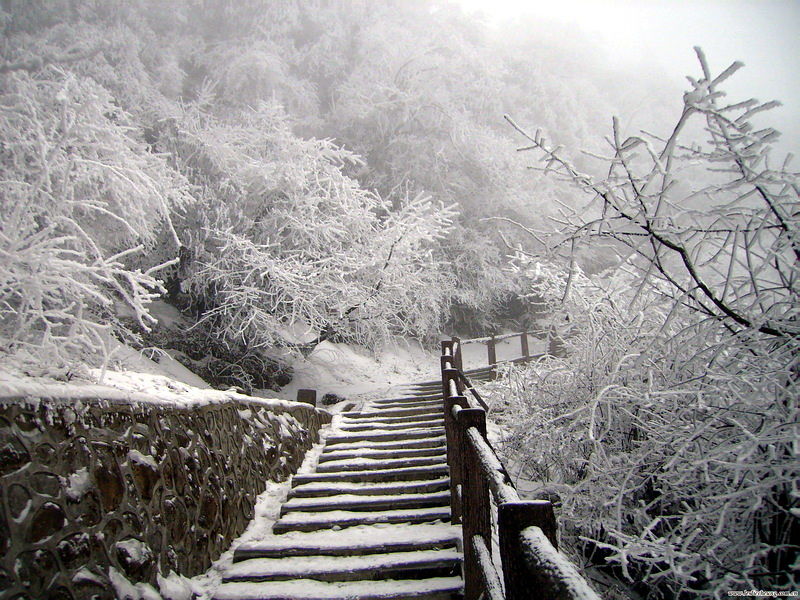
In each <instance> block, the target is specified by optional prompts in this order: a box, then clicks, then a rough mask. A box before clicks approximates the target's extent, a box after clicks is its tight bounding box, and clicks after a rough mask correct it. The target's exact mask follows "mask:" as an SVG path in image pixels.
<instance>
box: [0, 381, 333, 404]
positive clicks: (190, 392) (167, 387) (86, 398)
mask: <svg viewBox="0 0 800 600" xmlns="http://www.w3.org/2000/svg"><path fill="white" fill-rule="evenodd" d="M5 375H6V374H0V403H9V402H14V403H18V402H20V400H22V401H29V402H36V401H38V400H39V399H42V398H46V399H48V400H49V401H52V402H54V403H72V404H74V403H77V402H96V401H101V402H107V403H108V404H152V405H163V406H169V407H186V408H189V407H192V408H197V407H201V406H208V405H212V404H225V403H244V404H255V405H261V406H264V407H265V408H272V409H282V410H283V411H292V410H296V409H297V408H298V407H305V408H308V409H312V410H319V409H313V407H311V406H309V405H307V404H303V403H298V402H292V401H290V400H280V399H277V398H259V397H256V396H247V395H245V394H239V393H237V392H234V391H222V390H212V389H201V388H197V387H194V386H191V385H188V384H185V383H181V382H178V381H175V380H172V379H170V378H168V377H161V376H155V375H150V374H147V373H132V372H122V373H108V374H107V380H108V383H106V384H98V383H91V382H85V381H81V382H69V383H62V382H57V381H52V380H50V381H48V380H44V381H43V380H39V379H35V378H19V377H8V376H5ZM320 412H323V413H324V412H325V411H320Z"/></svg>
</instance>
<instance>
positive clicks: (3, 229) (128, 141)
mask: <svg viewBox="0 0 800 600" xmlns="http://www.w3.org/2000/svg"><path fill="white" fill-rule="evenodd" d="M31 71H32V72H29V70H28V69H9V70H8V71H7V72H6V73H5V74H2V75H0V79H1V80H2V81H1V83H2V85H1V86H0V88H2V90H3V91H2V94H0V253H1V254H2V260H1V261H0V330H1V331H2V336H1V339H2V351H3V352H4V353H16V354H25V353H27V354H30V355H37V356H38V357H39V358H40V359H42V358H44V359H45V360H53V359H55V360H56V362H57V363H63V362H68V363H73V362H76V361H80V359H81V358H84V357H85V356H86V355H87V354H88V355H91V354H93V353H96V352H98V351H103V350H104V349H105V348H106V347H107V345H108V341H109V338H108V336H109V333H110V326H111V317H112V315H114V314H115V313H116V309H115V308H114V303H115V302H121V303H122V304H123V305H126V306H127V310H130V311H132V312H133V314H135V316H136V318H137V319H138V320H139V322H140V324H141V325H142V326H144V327H146V326H147V324H148V320H149V315H148V312H147V308H146V304H147V302H148V301H149V300H151V299H152V298H153V296H154V295H156V294H157V293H159V291H160V290H161V285H160V282H159V281H158V279H157V278H156V271H157V270H158V268H159V266H160V265H159V264H156V263H153V262H152V261H150V260H148V259H147V258H146V257H145V258H142V257H141V256H139V257H136V256H135V255H137V254H139V255H142V254H143V253H144V252H146V251H147V250H148V249H152V248H153V247H154V246H155V244H156V242H157V240H159V237H161V238H166V240H167V241H166V244H171V245H172V247H173V255H175V254H177V249H178V246H179V242H178V239H177V237H176V235H175V232H174V230H173V229H172V225H171V214H172V213H173V211H175V210H176V209H181V208H182V207H184V206H185V205H186V204H187V203H188V202H189V201H190V200H191V198H190V196H189V195H188V193H187V186H186V181H185V180H184V179H183V178H182V177H181V176H180V175H178V174H177V173H175V172H174V171H173V170H172V169H170V168H169V167H168V166H167V164H166V162H165V161H164V160H163V158H162V157H159V156H156V155H153V154H151V153H149V152H148V151H147V150H146V145H145V144H144V143H143V142H142V141H141V140H139V139H137V137H136V133H135V127H133V126H132V122H131V118H130V115H128V114H127V113H126V112H125V111H123V110H121V109H120V108H118V107H117V106H115V105H114V102H113V99H112V97H111V96H110V95H109V94H108V92H107V91H106V90H105V89H103V88H102V87H101V86H99V85H98V84H97V83H95V82H94V81H92V80H91V79H88V78H81V77H78V76H75V75H74V74H72V73H70V72H69V71H65V70H63V69H62V68H60V67H59V66H57V65H49V66H45V67H43V68H42V69H39V70H35V69H31ZM159 243H163V242H161V241H160V242H159Z"/></svg>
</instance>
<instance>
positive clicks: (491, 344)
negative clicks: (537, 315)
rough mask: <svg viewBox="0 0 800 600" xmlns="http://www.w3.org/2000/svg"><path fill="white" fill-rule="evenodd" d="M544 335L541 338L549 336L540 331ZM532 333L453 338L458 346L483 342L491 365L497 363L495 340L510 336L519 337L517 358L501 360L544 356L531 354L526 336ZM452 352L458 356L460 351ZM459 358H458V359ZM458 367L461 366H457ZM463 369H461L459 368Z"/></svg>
mask: <svg viewBox="0 0 800 600" xmlns="http://www.w3.org/2000/svg"><path fill="white" fill-rule="evenodd" d="M541 333H543V334H544V336H543V337H542V338H541V339H549V336H548V335H547V334H546V332H541ZM529 335H534V333H533V332H530V331H518V332H516V333H504V334H501V335H490V336H487V337H480V338H471V339H468V340H458V338H453V339H454V340H458V347H459V348H460V347H461V346H465V345H467V344H485V345H486V350H487V360H488V363H489V366H490V367H493V366H495V365H496V364H497V362H498V361H497V342H501V341H503V340H508V339H511V338H515V337H518V338H519V345H520V356H519V357H518V358H515V359H512V360H509V361H501V362H526V361H529V360H532V359H534V358H539V357H540V356H544V354H537V355H534V356H532V355H531V352H530V346H529V343H528V336H529ZM453 352H454V353H455V354H456V355H458V356H460V355H461V353H460V351H457V350H455V349H454V350H453ZM459 360H460V359H459ZM459 369H461V367H460V366H459ZM461 370H462V371H463V369H461Z"/></svg>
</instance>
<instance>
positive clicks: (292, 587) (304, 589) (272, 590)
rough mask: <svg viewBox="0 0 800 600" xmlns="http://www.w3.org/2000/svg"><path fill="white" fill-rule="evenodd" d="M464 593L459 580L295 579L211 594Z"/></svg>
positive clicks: (402, 596) (281, 599) (284, 598)
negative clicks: (335, 580) (332, 580)
mask: <svg viewBox="0 0 800 600" xmlns="http://www.w3.org/2000/svg"><path fill="white" fill-rule="evenodd" d="M463 589H464V582H463V580H462V579H461V577H437V578H432V579H422V580H419V581H415V580H413V579H407V580H402V581H397V580H391V579H390V580H385V581H353V582H335V583H329V582H324V581H313V580H305V579H298V580H295V581H276V582H267V583H263V584H261V585H260V586H259V587H257V588H256V587H254V586H253V585H252V584H251V583H247V582H238V583H226V584H223V585H221V586H219V588H218V589H217V591H216V592H215V593H214V600H353V599H356V598H357V599H358V600H452V599H453V598H457V597H460V595H461V594H462V592H463Z"/></svg>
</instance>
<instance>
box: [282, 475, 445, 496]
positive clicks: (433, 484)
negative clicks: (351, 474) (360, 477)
mask: <svg viewBox="0 0 800 600" xmlns="http://www.w3.org/2000/svg"><path fill="white" fill-rule="evenodd" d="M449 489H450V478H449V477H443V478H441V479H432V480H429V481H394V482H386V483H381V482H377V483H371V482H362V483H356V482H351V481H343V482H340V483H336V482H319V483H306V484H302V485H298V486H297V487H294V488H292V489H291V490H290V492H289V498H318V497H323V496H335V495H337V494H357V495H359V496H381V495H388V494H429V493H432V492H442V491H445V490H449Z"/></svg>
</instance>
